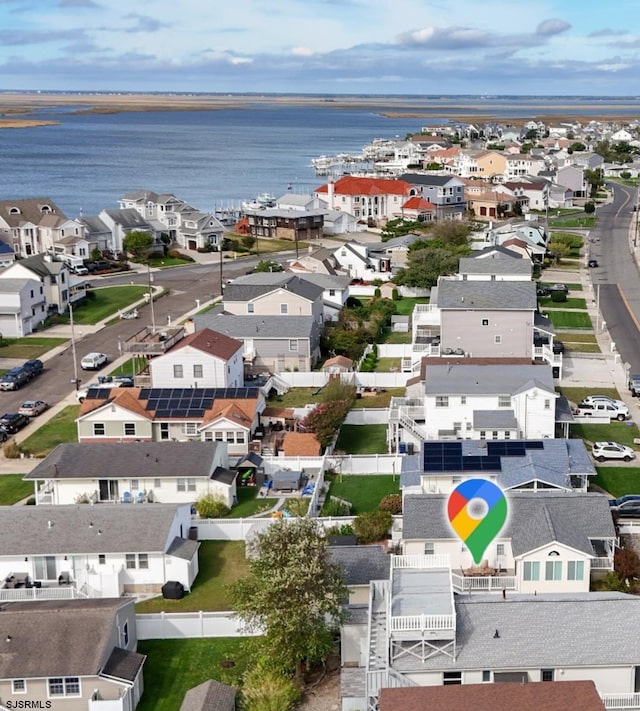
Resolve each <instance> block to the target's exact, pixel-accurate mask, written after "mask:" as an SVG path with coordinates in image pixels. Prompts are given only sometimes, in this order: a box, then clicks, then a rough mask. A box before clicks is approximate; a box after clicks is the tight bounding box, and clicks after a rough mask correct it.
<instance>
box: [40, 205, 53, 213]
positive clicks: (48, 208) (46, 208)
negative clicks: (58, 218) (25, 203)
mask: <svg viewBox="0 0 640 711" xmlns="http://www.w3.org/2000/svg"><path fill="white" fill-rule="evenodd" d="M40 212H53V210H52V209H51V206H50V205H40Z"/></svg>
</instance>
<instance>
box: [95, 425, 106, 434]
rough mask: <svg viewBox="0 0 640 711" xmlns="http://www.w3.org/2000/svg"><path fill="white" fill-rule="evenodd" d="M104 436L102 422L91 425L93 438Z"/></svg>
mask: <svg viewBox="0 0 640 711" xmlns="http://www.w3.org/2000/svg"><path fill="white" fill-rule="evenodd" d="M105 434H106V430H105V426H104V422H94V423H93V435H94V437H104V436H105Z"/></svg>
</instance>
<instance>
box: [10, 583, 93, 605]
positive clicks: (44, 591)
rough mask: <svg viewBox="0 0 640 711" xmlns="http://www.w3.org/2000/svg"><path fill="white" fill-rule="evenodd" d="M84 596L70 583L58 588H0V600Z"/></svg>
mask: <svg viewBox="0 0 640 711" xmlns="http://www.w3.org/2000/svg"><path fill="white" fill-rule="evenodd" d="M80 597H86V595H82V594H80V593H79V592H78V591H77V590H76V588H75V587H73V586H72V585H68V586H67V585H65V586H64V587H60V588H17V589H16V588H0V602H18V601H25V600H74V599H76V598H80Z"/></svg>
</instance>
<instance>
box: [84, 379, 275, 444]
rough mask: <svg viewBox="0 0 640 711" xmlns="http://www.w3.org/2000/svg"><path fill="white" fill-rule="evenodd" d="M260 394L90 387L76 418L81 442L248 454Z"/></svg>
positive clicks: (228, 390) (242, 390)
mask: <svg viewBox="0 0 640 711" xmlns="http://www.w3.org/2000/svg"><path fill="white" fill-rule="evenodd" d="M264 406H265V404H264V396H263V394H262V392H261V391H260V390H259V389H258V388H111V389H106V388H95V389H94V388H91V389H89V391H88V393H87V396H86V398H85V400H84V402H83V403H82V405H81V407H80V413H79V415H78V418H77V420H76V422H77V425H78V441H79V442H109V443H112V442H138V441H141V442H171V441H204V442H226V443H227V447H228V451H229V454H230V455H232V456H235V455H237V456H242V455H243V454H246V453H247V452H248V447H249V442H250V441H251V439H252V437H253V434H254V432H255V430H256V428H257V427H258V425H259V417H260V413H261V412H262V410H263V409H264Z"/></svg>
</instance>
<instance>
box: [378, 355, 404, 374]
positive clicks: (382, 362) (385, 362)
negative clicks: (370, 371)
mask: <svg viewBox="0 0 640 711" xmlns="http://www.w3.org/2000/svg"><path fill="white" fill-rule="evenodd" d="M401 362H402V359H401V358H378V362H377V363H376V368H375V371H374V372H376V373H397V372H398V371H399V370H400V364H401Z"/></svg>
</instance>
